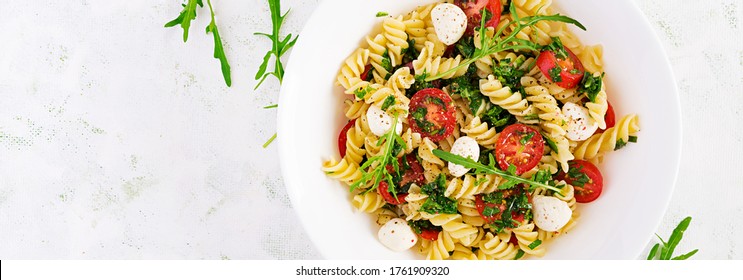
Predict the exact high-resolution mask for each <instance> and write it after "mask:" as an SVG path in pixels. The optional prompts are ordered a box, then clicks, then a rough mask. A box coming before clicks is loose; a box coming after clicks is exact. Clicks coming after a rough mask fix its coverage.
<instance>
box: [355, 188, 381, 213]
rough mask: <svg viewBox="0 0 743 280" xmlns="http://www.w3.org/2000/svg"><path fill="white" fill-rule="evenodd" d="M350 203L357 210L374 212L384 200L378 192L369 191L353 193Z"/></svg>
mask: <svg viewBox="0 0 743 280" xmlns="http://www.w3.org/2000/svg"><path fill="white" fill-rule="evenodd" d="M351 204H352V205H353V207H354V208H356V210H358V211H361V212H366V213H374V212H375V211H377V210H379V209H380V208H382V206H384V204H385V201H384V198H383V197H382V196H381V195H380V194H378V193H377V192H374V191H370V192H367V193H364V194H357V195H354V196H353V200H352V201H351Z"/></svg>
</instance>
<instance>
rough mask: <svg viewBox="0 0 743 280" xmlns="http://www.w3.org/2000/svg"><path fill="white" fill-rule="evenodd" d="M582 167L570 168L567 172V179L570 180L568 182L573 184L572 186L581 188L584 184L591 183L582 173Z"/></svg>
mask: <svg viewBox="0 0 743 280" xmlns="http://www.w3.org/2000/svg"><path fill="white" fill-rule="evenodd" d="M582 170H583V166H572V167H571V168H570V169H569V170H568V174H567V175H568V178H570V181H571V182H573V186H578V187H583V186H585V185H586V184H588V183H590V182H591V178H589V177H588V175H586V173H583V171H582Z"/></svg>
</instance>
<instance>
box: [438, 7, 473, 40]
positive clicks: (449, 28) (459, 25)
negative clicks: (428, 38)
mask: <svg viewBox="0 0 743 280" xmlns="http://www.w3.org/2000/svg"><path fill="white" fill-rule="evenodd" d="M431 19H433V28H434V30H436V36H438V37H439V40H440V41H441V42H443V43H444V44H447V45H453V44H454V43H456V42H457V41H459V38H462V35H464V31H465V30H466V29H467V15H465V14H464V11H462V9H461V8H459V7H458V6H457V5H454V4H449V3H441V4H438V5H436V7H434V8H433V10H431Z"/></svg>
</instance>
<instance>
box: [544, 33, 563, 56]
mask: <svg viewBox="0 0 743 280" xmlns="http://www.w3.org/2000/svg"><path fill="white" fill-rule="evenodd" d="M542 50H545V51H551V52H552V53H554V54H555V57H556V58H558V59H562V60H564V59H566V58H568V52H567V51H566V50H565V46H563V45H562V41H560V37H552V43H550V44H549V45H546V46H544V48H542Z"/></svg>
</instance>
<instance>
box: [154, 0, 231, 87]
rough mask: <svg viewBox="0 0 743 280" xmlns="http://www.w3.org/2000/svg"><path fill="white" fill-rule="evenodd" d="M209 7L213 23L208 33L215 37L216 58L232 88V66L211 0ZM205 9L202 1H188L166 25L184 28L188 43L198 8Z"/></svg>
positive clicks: (208, 2) (184, 39)
mask: <svg viewBox="0 0 743 280" xmlns="http://www.w3.org/2000/svg"><path fill="white" fill-rule="evenodd" d="M206 2H207V4H208V5H209V12H210V13H211V19H212V20H211V22H210V23H209V25H207V26H206V33H207V34H209V33H212V34H213V35H214V58H216V59H219V63H220V64H221V67H222V76H223V77H224V82H225V83H226V84H227V86H228V87H229V86H232V78H231V73H230V64H229V62H227V55H225V53H224V46H223V45H222V38H221V37H219V31H218V29H217V22H216V20H215V19H214V8H213V7H212V2H211V0H207V1H206ZM197 6H198V7H204V2H203V1H202V0H188V2H186V3H185V4H183V10H182V11H181V13H180V14H179V15H178V17H177V18H175V19H174V20H171V21H169V22H168V23H166V24H165V27H166V28H167V27H173V26H176V25H180V26H181V28H183V42H186V41H188V31H189V29H190V28H191V21H193V20H194V19H196V7H197Z"/></svg>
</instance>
